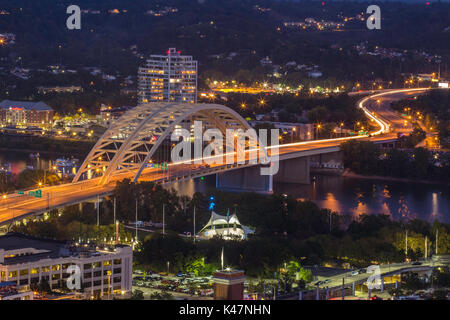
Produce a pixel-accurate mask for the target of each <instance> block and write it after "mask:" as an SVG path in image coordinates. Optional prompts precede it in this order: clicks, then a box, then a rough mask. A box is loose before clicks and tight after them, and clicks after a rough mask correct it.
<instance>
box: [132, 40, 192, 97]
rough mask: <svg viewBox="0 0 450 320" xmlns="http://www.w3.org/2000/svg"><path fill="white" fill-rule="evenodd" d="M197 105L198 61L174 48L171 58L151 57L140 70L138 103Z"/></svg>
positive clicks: (166, 56)
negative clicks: (163, 102)
mask: <svg viewBox="0 0 450 320" xmlns="http://www.w3.org/2000/svg"><path fill="white" fill-rule="evenodd" d="M155 101H169V102H182V103H196V102H197V61H195V60H193V59H192V56H182V55H181V53H180V51H176V49H175V48H170V49H169V50H168V51H167V55H151V56H150V59H148V60H147V64H146V65H145V66H144V67H140V68H139V71H138V103H139V104H142V103H147V102H155Z"/></svg>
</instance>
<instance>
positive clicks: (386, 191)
mask: <svg viewBox="0 0 450 320" xmlns="http://www.w3.org/2000/svg"><path fill="white" fill-rule="evenodd" d="M383 196H384V198H386V199H389V198H391V194H390V192H389V189H388V186H386V185H385V186H384V189H383Z"/></svg>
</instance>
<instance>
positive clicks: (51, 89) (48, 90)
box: [37, 86, 83, 94]
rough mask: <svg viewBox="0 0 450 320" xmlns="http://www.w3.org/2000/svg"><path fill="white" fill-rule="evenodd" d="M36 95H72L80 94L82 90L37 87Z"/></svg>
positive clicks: (71, 87) (75, 87)
mask: <svg viewBox="0 0 450 320" xmlns="http://www.w3.org/2000/svg"><path fill="white" fill-rule="evenodd" d="M37 90H38V93H41V94H47V93H52V92H55V93H74V92H82V91H83V88H82V87H81V86H62V87H59V86H56V87H38V88H37Z"/></svg>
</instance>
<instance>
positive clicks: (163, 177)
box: [0, 88, 428, 224]
mask: <svg viewBox="0 0 450 320" xmlns="http://www.w3.org/2000/svg"><path fill="white" fill-rule="evenodd" d="M426 90H428V89H427V88H420V89H399V90H390V91H384V92H380V93H376V94H372V95H369V96H367V97H365V98H362V99H361V100H360V101H359V102H358V106H359V108H361V109H362V110H363V111H364V112H365V114H366V115H367V117H369V118H370V119H372V121H374V122H375V123H376V124H377V125H378V127H379V128H378V130H377V131H375V132H372V133H371V134H370V135H369V136H354V137H345V138H336V139H324V140H313V141H304V142H297V143H289V144H283V145H280V146H279V147H278V152H279V155H280V157H283V156H288V155H289V154H293V153H299V152H301V151H314V150H316V151H317V152H319V153H320V149H326V148H330V147H334V148H336V147H339V145H340V144H341V143H342V142H343V141H346V140H351V139H363V140H370V141H375V142H382V141H392V140H395V139H396V138H397V134H398V133H400V132H410V131H411V130H412V126H411V124H407V125H406V126H405V123H404V120H403V119H402V118H401V117H400V116H399V115H397V114H395V112H393V111H392V110H391V109H390V107H389V105H390V103H391V102H392V101H395V100H399V99H403V98H406V97H410V96H415V95H418V94H421V93H423V92H425V91H426ZM267 149H268V153H269V154H271V153H273V152H274V151H275V150H273V149H276V148H274V147H268V148H267ZM247 160H248V157H247ZM246 166H248V164H247V165H246ZM234 167H236V166H234ZM229 169H231V167H230V166H226V165H225V166H224V165H211V166H210V167H205V166H200V165H193V164H186V163H174V164H169V168H168V170H167V171H165V172H161V171H159V170H158V169H146V170H144V172H143V173H142V175H141V177H140V180H145V181H156V182H162V183H170V182H171V181H176V179H191V178H194V177H198V176H202V175H208V174H211V173H215V172H218V171H226V170H229ZM132 177H133V175H132V174H130V173H124V174H121V175H117V176H114V177H113V178H112V179H111V181H110V182H109V183H108V184H107V185H101V186H99V185H98V181H99V178H94V179H91V180H84V181H80V182H77V183H68V184H62V185H57V186H49V187H44V188H41V190H42V198H34V197H31V196H28V195H18V194H9V195H6V196H4V197H3V198H2V199H0V224H7V223H10V222H12V221H14V220H16V219H18V218H24V217H26V216H29V215H33V214H40V213H43V212H45V211H48V209H49V208H58V207H62V206H66V205H70V204H76V203H79V202H83V201H88V200H94V199H96V198H97V197H98V196H105V195H108V194H111V192H112V191H113V189H114V187H115V183H116V181H118V180H122V179H124V178H132Z"/></svg>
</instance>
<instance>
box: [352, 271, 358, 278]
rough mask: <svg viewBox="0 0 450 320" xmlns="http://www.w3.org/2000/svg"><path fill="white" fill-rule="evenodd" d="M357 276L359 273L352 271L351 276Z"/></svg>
mask: <svg viewBox="0 0 450 320" xmlns="http://www.w3.org/2000/svg"><path fill="white" fill-rule="evenodd" d="M358 274H359V271H357V270H355V271H353V272H352V273H351V276H352V277H353V276H357V275H358Z"/></svg>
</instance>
